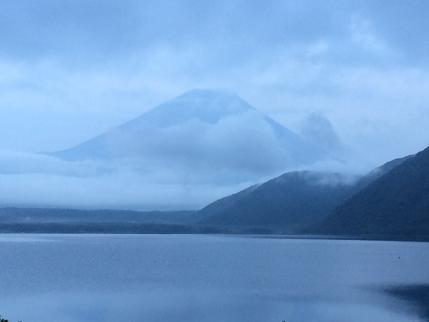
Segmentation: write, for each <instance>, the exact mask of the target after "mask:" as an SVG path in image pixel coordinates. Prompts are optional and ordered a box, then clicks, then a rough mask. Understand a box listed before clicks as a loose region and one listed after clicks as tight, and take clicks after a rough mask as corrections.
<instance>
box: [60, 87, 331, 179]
mask: <svg viewBox="0 0 429 322" xmlns="http://www.w3.org/2000/svg"><path fill="white" fill-rule="evenodd" d="M52 155H53V156H56V157H58V158H61V159H65V160H70V161H74V160H88V159H90V160H104V161H106V160H107V161H109V160H124V159H126V160H138V164H139V166H140V167H142V168H150V167H151V166H153V165H156V166H157V167H165V168H174V169H183V170H185V171H184V172H186V171H191V172H198V171H202V172H207V173H208V175H209V176H212V175H213V169H216V173H226V174H225V177H227V176H229V177H231V178H232V177H234V176H236V177H239V176H240V173H244V174H249V173H251V174H257V176H256V177H258V178H260V177H261V175H272V174H274V173H279V172H281V171H282V170H283V171H284V169H285V168H287V167H292V166H297V165H300V166H301V165H303V164H310V163H313V162H315V161H318V160H321V159H323V158H324V157H326V153H325V151H324V149H323V148H322V147H320V146H318V145H316V144H314V143H312V142H310V141H309V140H306V139H304V138H302V137H301V136H299V135H298V134H296V133H294V132H292V131H291V130H289V129H288V128H286V127H284V126H283V125H281V124H280V123H278V122H276V121H275V120H273V119H272V118H270V117H268V116H266V115H264V114H262V113H260V112H258V111H257V110H256V109H255V108H253V107H252V106H251V105H250V104H248V103H247V102H246V101H244V100H243V99H241V98H240V97H238V96H237V95H235V94H232V93H229V92H224V91H216V90H193V91H189V92H186V93H184V94H183V95H181V96H179V97H177V98H175V99H172V100H171V101H168V102H166V103H164V104H161V105H159V106H157V107H155V108H153V109H152V110H150V111H148V112H146V113H144V114H143V115H141V116H140V117H138V118H136V119H134V120H132V121H130V122H128V123H125V124H123V125H121V126H119V127H117V128H115V129H113V130H111V131H108V132H106V133H103V134H101V135H99V136H97V137H95V138H92V139H90V140H88V141H86V142H84V143H82V144H79V145H77V146H75V147H72V148H70V149H66V150H63V151H58V152H54V153H52ZM232 173H234V174H232ZM245 179H248V177H246V176H245Z"/></svg>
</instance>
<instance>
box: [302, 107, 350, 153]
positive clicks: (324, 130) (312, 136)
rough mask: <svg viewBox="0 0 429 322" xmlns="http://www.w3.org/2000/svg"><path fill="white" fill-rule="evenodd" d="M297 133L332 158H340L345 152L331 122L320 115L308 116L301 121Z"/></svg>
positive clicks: (344, 147)
mask: <svg viewBox="0 0 429 322" xmlns="http://www.w3.org/2000/svg"><path fill="white" fill-rule="evenodd" d="M298 133H299V134H300V135H301V136H302V137H303V138H305V139H306V140H307V141H309V142H312V143H313V144H315V145H317V146H320V147H322V148H323V149H324V150H325V151H327V152H330V153H331V154H333V155H334V156H342V155H343V154H344V153H345V152H346V150H347V148H346V146H345V145H344V144H343V143H342V142H341V140H340V138H339V137H338V135H337V133H336V131H335V129H334V127H333V126H332V124H331V122H330V121H329V120H328V119H327V118H326V117H324V116H323V115H322V114H317V113H312V114H310V115H308V116H307V117H306V118H305V119H304V120H303V122H302V124H301V126H300V130H299V132H298Z"/></svg>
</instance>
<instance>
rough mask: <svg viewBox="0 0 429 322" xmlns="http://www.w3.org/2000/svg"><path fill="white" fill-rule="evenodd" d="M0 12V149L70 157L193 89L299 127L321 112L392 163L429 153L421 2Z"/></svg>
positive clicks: (14, 4) (132, 4) (426, 43)
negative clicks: (225, 95) (223, 95)
mask: <svg viewBox="0 0 429 322" xmlns="http://www.w3.org/2000/svg"><path fill="white" fill-rule="evenodd" d="M0 6H1V7H0V39H1V42H0V149H8V150H10V149H13V150H25V151H40V150H50V149H57V148H65V147H68V146H70V145H73V144H75V143H78V142H80V141H82V140H83V139H86V138H89V137H91V136H93V135H95V134H98V133H100V132H102V131H104V130H106V129H109V128H112V127H113V126H115V125H118V124H120V123H121V122H123V121H125V120H128V119H130V118H133V117H135V116H137V115H139V114H141V113H142V112H144V111H146V110H148V109H149V108H151V107H152V106H153V105H156V104H158V103H161V102H163V101H165V100H167V99H169V98H172V97H174V96H177V95H178V94H180V93H181V92H183V91H185V90H188V89H192V88H195V87H216V88H219V87H220V88H226V89H229V90H232V91H235V92H237V93H238V94H240V95H241V96H242V97H244V98H245V99H247V100H248V101H249V102H250V103H251V104H253V105H254V106H256V107H257V108H258V109H260V110H262V111H263V112H265V113H267V114H269V115H271V116H272V117H274V118H276V119H277V120H279V121H280V122H282V123H283V124H285V125H289V126H292V127H293V126H294V123H295V122H297V120H299V119H300V118H301V117H303V116H304V115H305V114H307V113H308V112H311V111H317V112H321V113H323V114H325V116H327V117H328V118H330V119H331V121H332V122H333V123H334V126H335V127H336V128H337V130H338V131H339V133H340V135H341V136H342V137H343V140H345V141H349V142H348V143H350V144H355V145H356V146H358V145H360V146H366V145H367V144H370V145H371V147H372V146H373V145H380V142H391V145H392V146H386V145H385V144H382V146H380V149H385V150H386V151H387V152H386V158H387V157H389V156H390V155H394V154H395V153H396V154H398V155H400V154H403V153H407V152H412V151H414V150H415V149H418V148H421V147H423V146H425V145H426V144H428V143H429V131H426V129H427V128H428V125H429V119H428V117H429V113H428V108H429V106H428V102H429V90H428V88H429V76H428V75H429V73H428V69H429V64H428V58H427V57H428V56H427V53H428V52H429V37H428V36H427V35H426V31H427V30H429V20H428V19H427V12H429V2H427V1H425V0H409V1H405V0H386V1H373V0H368V1H364V0H363V1H358V0H357V1H340V0H338V1H329V0H323V1H322V0H321V1H315V0H311V1H305V0H292V1H291V0H281V1H269V0H263V1H257V0H252V1H250V0H249V1H237V0H224V1H222V0H217V1H201V0H181V1H172V0H168V1H162V0H156V1H151V0H145V1H138V0H135V1H133V0H121V1H112V0H103V1H101V0H100V1H96V0H92V1H88V0H61V1H58V0H38V1H33V0H2V1H1V4H0ZM395 151H396V152H395Z"/></svg>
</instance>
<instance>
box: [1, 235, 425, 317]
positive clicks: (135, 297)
mask: <svg viewBox="0 0 429 322" xmlns="http://www.w3.org/2000/svg"><path fill="white" fill-rule="evenodd" d="M0 245H1V248H0V256H1V258H2V270H1V271H0V300H1V310H2V313H3V314H5V315H7V316H8V317H9V318H10V319H11V320H12V321H13V320H18V319H21V320H23V321H41V322H44V321H46V322H48V321H49V322H51V321H54V320H55V321H65V322H75V321H82V322H85V321H88V322H89V321H95V322H96V321H114V320H129V321H154V322H157V321H160V322H161V321H169V320H175V321H189V322H193V321H195V322H197V321H198V322H203V321H204V322H205V321H208V322H212V321H213V322H215V321H216V322H218V321H231V322H260V321H264V322H265V321H267V322H271V321H272V322H279V321H283V320H285V321H300V322H306V321H315V319H316V320H317V321H322V322H336V321H338V322H341V321H342V322H343V321H351V322H355V321H356V322H361V321H377V322H396V321H397V322H403V321H419V320H418V318H417V312H414V311H413V307H412V306H408V304H407V303H406V302H398V301H397V300H395V299H394V298H392V297H389V296H387V295H386V294H384V293H382V292H381V291H377V290H378V289H379V288H380V289H381V288H382V287H385V286H395V285H408V284H419V283H425V282H427V281H429V273H428V271H427V270H426V269H425V268H426V267H428V265H429V257H427V256H426V254H427V252H428V247H429V246H428V245H427V244H424V243H397V242H375V241H374V242H368V241H319V240H285V239H265V238H249V237H220V236H219V237H215V236H212V237H210V236H156V235H146V236H131V235H122V236H118V235H116V236H114V235H104V236H100V235H78V236H61V235H57V236H53V235H52V236H48V235H39V236H34V235H28V236H24V237H22V236H17V235H11V236H3V237H0ZM399 257H400V258H399Z"/></svg>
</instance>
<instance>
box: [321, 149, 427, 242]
mask: <svg viewBox="0 0 429 322" xmlns="http://www.w3.org/2000/svg"><path fill="white" fill-rule="evenodd" d="M317 232H318V233H324V234H340V235H383V236H386V235H389V236H396V237H399V238H400V237H401V236H414V237H416V238H417V237H418V236H420V235H426V236H427V235H428V234H429V148H426V149H425V150H423V151H421V152H419V153H418V154H416V155H415V156H412V157H408V158H406V159H405V160H404V161H403V162H402V163H400V164H399V165H397V166H396V167H393V169H391V170H390V171H388V172H387V173H385V174H384V175H382V176H381V177H379V178H378V179H377V180H375V181H374V182H372V183H371V184H369V185H368V186H367V187H366V188H365V189H362V190H361V191H360V192H359V193H357V194H356V195H354V196H353V197H352V198H350V199H349V200H348V201H346V202H345V203H344V204H342V205H341V206H339V207H338V208H337V209H336V210H335V211H334V212H333V214H332V215H330V216H329V217H328V218H326V220H325V221H324V222H323V223H322V224H321V225H320V227H318V229H317Z"/></svg>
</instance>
